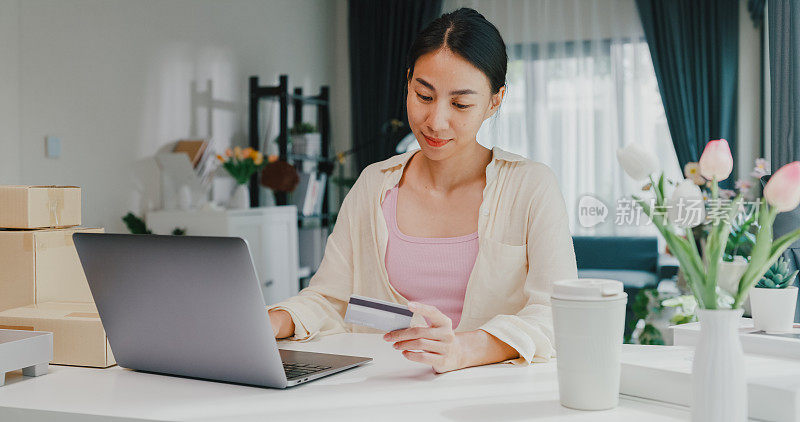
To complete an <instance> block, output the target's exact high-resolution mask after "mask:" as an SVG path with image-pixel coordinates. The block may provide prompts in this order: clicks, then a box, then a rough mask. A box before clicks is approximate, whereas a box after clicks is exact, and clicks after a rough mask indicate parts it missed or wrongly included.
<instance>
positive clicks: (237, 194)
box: [228, 184, 250, 210]
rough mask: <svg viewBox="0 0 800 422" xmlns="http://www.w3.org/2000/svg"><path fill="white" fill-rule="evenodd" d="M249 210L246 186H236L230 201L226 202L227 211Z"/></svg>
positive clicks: (248, 189)
mask: <svg viewBox="0 0 800 422" xmlns="http://www.w3.org/2000/svg"><path fill="white" fill-rule="evenodd" d="M246 208H250V188H248V187H247V184H244V185H236V188H235V189H234V190H233V195H231V200H230V201H229V202H228V209H232V210H241V209H246Z"/></svg>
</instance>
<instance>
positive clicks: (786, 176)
mask: <svg viewBox="0 0 800 422" xmlns="http://www.w3.org/2000/svg"><path fill="white" fill-rule="evenodd" d="M617 157H618V159H619V162H620V164H621V166H622V168H623V169H624V170H625V172H626V173H627V174H628V175H630V176H631V177H632V178H634V179H635V180H645V179H649V180H650V187H651V189H650V190H651V191H653V193H654V194H655V198H651V200H650V201H648V202H645V200H643V199H642V198H639V197H637V196H633V199H634V201H635V202H636V204H637V205H638V206H639V207H640V209H641V210H642V211H643V212H644V213H645V214H646V215H647V216H648V217H649V218H650V220H651V221H652V222H653V224H654V225H655V226H656V228H657V229H658V230H659V232H660V233H661V235H662V236H663V237H664V239H665V240H666V243H667V244H668V245H669V249H670V251H671V252H672V253H673V254H674V255H675V257H676V258H677V259H678V261H679V262H680V267H681V271H682V272H683V276H684V278H685V279H686V283H687V285H688V287H689V289H690V291H691V292H692V294H693V295H694V297H695V299H696V300H697V305H698V309H697V316H698V319H699V321H700V325H701V334H700V341H699V343H698V345H697V348H696V350H695V355H694V356H695V357H694V362H693V364H692V389H693V394H692V420H694V421H703V422H708V421H744V420H746V418H747V384H746V381H745V373H744V354H743V352H742V346H741V342H740V340H739V337H738V328H739V319H740V317H741V315H742V309H741V306H742V303H743V301H744V300H745V299H746V298H747V295H748V293H749V292H750V289H751V288H752V287H753V286H754V285H755V284H756V283H757V282H758V281H759V280H760V279H761V277H762V275H764V273H766V271H767V270H768V269H769V267H770V266H771V265H772V263H774V262H775V261H776V260H777V259H778V257H779V256H780V255H781V254H782V253H783V252H784V251H785V250H786V248H788V247H789V245H791V244H792V243H794V242H795V241H796V240H798V239H800V229H797V230H795V231H792V232H790V233H788V234H786V235H784V236H782V237H780V238H779V239H777V240H774V239H773V235H772V224H773V222H774V220H775V216H776V215H777V214H778V213H779V212H784V211H789V210H792V209H794V208H796V207H797V206H798V204H800V161H795V162H793V163H789V164H787V165H785V166H783V167H781V168H780V169H779V170H778V171H777V172H775V174H774V175H772V176H771V177H770V180H769V182H768V183H767V185H766V186H765V187H764V199H765V200H764V201H761V200H760V199H759V200H758V201H756V203H755V204H754V206H755V208H757V209H758V213H759V215H758V229H757V231H756V234H755V243H754V245H753V247H752V251H751V252H750V259H749V261H748V262H747V266H746V267H745V270H744V272H743V274H742V275H741V277H739V280H738V283H736V285H737V287H736V291H735V294H734V295H732V297H731V295H728V294H727V293H725V292H724V290H722V289H720V288H719V285H718V274H719V271H720V263H721V262H722V260H723V256H724V254H725V249H726V246H727V243H728V239H729V237H730V233H731V221H732V220H733V217H734V216H735V215H736V214H737V213H739V212H741V208H742V199H743V198H742V197H743V195H742V194H741V193H739V194H737V195H736V196H735V197H734V198H733V199H724V198H721V197H720V189H719V185H718V183H719V182H720V181H723V180H725V179H727V178H728V177H729V176H730V174H731V172H732V170H733V156H732V155H731V151H730V148H729V146H728V142H727V141H725V140H724V139H720V140H715V141H710V142H708V144H706V147H705V149H704V151H703V154H702V155H701V157H700V160H699V162H698V166H697V172H698V173H699V174H700V175H701V176H702V177H703V178H705V179H706V180H708V181H710V186H709V187H710V196H709V197H704V195H703V193H702V192H701V190H700V188H699V186H698V185H697V184H696V183H695V182H694V181H693V180H692V179H691V178H687V179H685V180H683V181H681V182H680V183H677V184H676V187H675V189H674V191H673V192H672V194H671V195H670V196H669V197H667V193H666V192H665V179H664V173H663V172H661V173H660V176H659V177H657V178H654V177H653V174H654V173H656V171H657V170H658V160H657V158H656V157H655V156H654V155H653V154H652V153H650V152H649V151H646V150H643V149H642V148H641V147H639V146H637V145H635V144H634V145H631V146H629V147H626V148H623V149H620V150H619V151H618V152H617ZM703 223H705V225H706V226H707V228H708V233H707V236H706V238H705V239H704V240H703V241H701V242H699V245H700V246H698V242H697V241H696V239H695V234H694V230H692V229H693V228H694V227H696V226H698V225H700V224H703ZM701 250H702V252H701Z"/></svg>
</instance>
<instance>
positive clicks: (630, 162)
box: [617, 144, 659, 181]
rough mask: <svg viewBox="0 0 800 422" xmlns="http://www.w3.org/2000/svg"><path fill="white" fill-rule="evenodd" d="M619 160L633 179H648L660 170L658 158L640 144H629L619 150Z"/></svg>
mask: <svg viewBox="0 0 800 422" xmlns="http://www.w3.org/2000/svg"><path fill="white" fill-rule="evenodd" d="M617 161H619V165H620V166H622V169H623V170H625V173H628V176H630V177H631V178H632V179H633V180H636V181H639V180H644V179H647V178H648V177H649V176H650V175H651V174H653V173H655V172H656V171H658V169H659V168H658V158H656V156H655V155H654V154H653V153H652V152H650V151H648V150H646V149H644V148H642V146H640V145H639V144H629V145H628V146H626V147H625V148H620V149H618V150H617Z"/></svg>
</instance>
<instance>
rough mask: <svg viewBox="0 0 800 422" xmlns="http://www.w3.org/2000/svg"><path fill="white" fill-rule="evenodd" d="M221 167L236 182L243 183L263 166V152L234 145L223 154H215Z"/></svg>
mask: <svg viewBox="0 0 800 422" xmlns="http://www.w3.org/2000/svg"><path fill="white" fill-rule="evenodd" d="M217 159H218V160H219V161H220V162H221V163H222V167H224V168H225V170H227V171H228V173H229V174H230V175H231V176H233V178H234V179H236V183H238V184H240V185H243V184H245V183H247V181H248V180H250V177H251V176H252V175H253V174H254V173H255V172H257V171H258V170H260V169H261V168H262V167H264V164H265V163H264V154H262V153H261V152H259V151H257V150H254V149H253V148H250V147H247V148H244V149H243V148H241V147H234V148H233V149H232V150H231V149H230V148H228V149H226V150H225V154H224V156H223V155H221V154H218V155H217Z"/></svg>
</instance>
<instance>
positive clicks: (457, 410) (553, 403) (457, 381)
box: [0, 334, 689, 422]
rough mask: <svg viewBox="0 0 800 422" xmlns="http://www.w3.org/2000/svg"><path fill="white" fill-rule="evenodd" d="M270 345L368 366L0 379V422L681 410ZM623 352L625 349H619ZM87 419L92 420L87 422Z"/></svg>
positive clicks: (549, 379)
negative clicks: (307, 378)
mask: <svg viewBox="0 0 800 422" xmlns="http://www.w3.org/2000/svg"><path fill="white" fill-rule="evenodd" d="M279 347H281V348H287V349H294V350H308V351H318V352H330V353H340V354H351V355H360V356H370V357H372V358H373V359H374V361H373V362H372V363H370V364H367V365H366V366H363V367H358V368H355V369H351V370H348V371H344V372H341V373H338V374H335V375H332V376H329V377H326V378H322V379H319V380H316V381H313V382H309V383H307V384H301V385H299V386H297V387H292V388H289V389H286V390H277V389H269V388H257V387H248V386H241V385H234V384H226V383H219V382H211V381H201V380H195V379H188V378H179V377H171V376H165V375H156V374H148V373H142V372H136V371H131V370H128V369H123V368H120V367H112V368H108V369H91V368H79V367H69V366H55V365H51V366H50V373H49V374H47V375H44V376H41V377H38V378H26V377H23V376H22V375H21V372H19V371H17V372H10V373H8V374H7V375H6V385H5V386H3V387H0V421H17V420H29V421H30V420H33V421H39V420H42V421H44V420H59V421H72V420H74V421H92V420H104V421H105V420H169V421H173V420H174V421H182V420H191V421H203V420H208V421H211V420H214V421H217V420H237V421H238V420H244V421H249V420H259V421H264V420H269V421H278V420H292V421H297V420H323V418H324V420H326V421H327V420H348V421H361V420H366V419H367V418H380V419H379V420H381V421H384V420H408V421H436V420H444V421H520V420H536V421H555V420H558V421H636V422H640V421H647V422H659V421H685V420H688V418H689V412H688V410H687V409H685V408H680V407H675V406H671V405H665V404H661V403H658V402H652V401H644V400H640V399H634V398H628V397H624V396H623V397H622V398H621V399H620V404H619V407H617V408H616V409H613V410H608V411H600V412H585V411H577V410H571V409H567V408H565V407H562V406H561V405H560V404H559V402H558V384H557V378H556V365H555V361H552V362H550V363H545V364H534V365H531V366H528V367H521V366H514V365H510V364H495V365H486V366H481V367H476V368H467V369H462V370H459V371H453V372H448V373H445V374H435V373H434V372H433V370H432V369H431V368H430V367H429V366H424V365H422V364H418V363H415V362H411V361H408V360H406V359H405V358H403V356H402V355H401V354H400V352H399V351H397V350H394V349H393V348H392V347H391V343H387V342H385V341H383V339H382V338H381V336H380V335H378V334H339V335H333V336H328V337H322V338H319V339H316V340H314V341H310V342H307V343H298V342H286V341H282V342H279ZM623 347H627V346H623ZM87 415H97V417H96V418H93V417H91V416H87Z"/></svg>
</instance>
